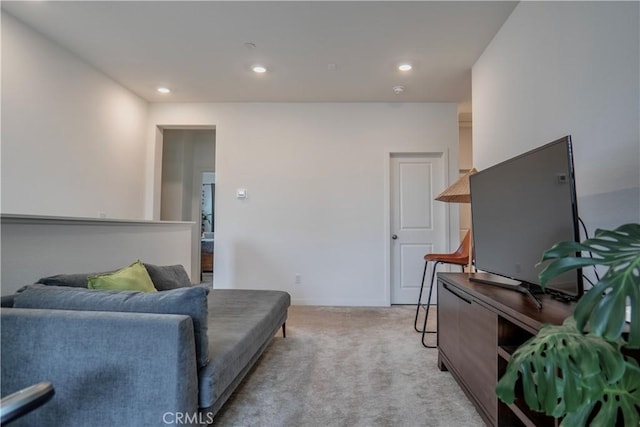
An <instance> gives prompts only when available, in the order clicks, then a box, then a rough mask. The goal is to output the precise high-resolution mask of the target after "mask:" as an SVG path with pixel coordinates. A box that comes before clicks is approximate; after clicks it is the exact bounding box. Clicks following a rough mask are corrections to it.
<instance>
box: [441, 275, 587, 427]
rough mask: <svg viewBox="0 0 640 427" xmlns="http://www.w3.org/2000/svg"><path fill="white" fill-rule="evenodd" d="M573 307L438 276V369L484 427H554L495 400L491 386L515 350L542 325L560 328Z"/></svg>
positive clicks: (522, 409)
mask: <svg viewBox="0 0 640 427" xmlns="http://www.w3.org/2000/svg"><path fill="white" fill-rule="evenodd" d="M574 307H575V303H567V302H561V301H557V300H554V299H552V298H550V297H549V296H543V298H542V309H540V310H538V308H537V307H536V306H535V304H534V303H533V302H532V300H531V299H530V298H528V297H527V296H526V295H524V294H521V293H518V292H514V291H512V290H508V289H504V288H499V287H495V286H487V285H483V284H482V283H475V282H471V281H469V274H468V273H439V274H438V367H439V368H440V369H441V370H449V371H450V372H451V374H452V375H453V377H454V378H455V379H456V381H457V382H458V384H460V386H461V387H462V389H463V391H464V392H465V394H466V395H467V396H468V397H469V399H470V400H471V401H472V402H473V403H474V404H475V406H476V408H477V409H478V412H479V413H480V415H481V416H482V418H483V419H484V421H485V423H486V424H487V425H491V426H532V427H533V426H535V427H541V426H554V427H555V426H557V425H558V424H559V422H558V420H556V419H554V418H552V417H548V416H546V415H544V414H539V413H536V412H533V411H531V410H530V409H529V408H527V406H526V404H525V403H524V400H523V398H522V396H523V394H522V390H519V391H518V392H517V393H516V396H518V397H519V398H517V399H516V402H515V403H514V404H513V405H506V404H504V403H502V402H500V401H499V400H498V398H497V397H496V394H495V386H496V383H497V382H498V379H499V378H500V377H501V376H502V374H503V373H504V371H505V369H506V366H507V363H508V361H509V359H510V358H511V355H512V354H513V353H514V352H515V350H516V349H517V348H518V347H519V346H520V345H522V344H523V343H524V342H525V341H527V340H528V339H529V338H531V337H532V336H534V335H535V334H536V333H537V332H538V330H539V329H540V327H541V326H542V325H543V324H545V323H550V324H554V325H560V324H562V322H563V321H564V319H566V318H567V317H569V316H570V315H571V314H572V313H573V309H574Z"/></svg>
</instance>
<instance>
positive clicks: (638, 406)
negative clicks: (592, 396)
mask: <svg viewBox="0 0 640 427" xmlns="http://www.w3.org/2000/svg"><path fill="white" fill-rule="evenodd" d="M597 405H600V409H599V410H598V412H597V414H596V415H595V416H594V417H593V420H592V421H591V425H593V426H603V427H609V426H610V427H614V426H616V425H625V426H637V425H640V367H638V362H636V361H635V360H634V359H629V358H628V359H627V360H626V362H625V372H624V375H623V376H622V378H620V380H618V381H616V382H615V383H613V384H607V385H605V387H604V390H603V393H602V396H601V397H600V398H599V399H597V400H592V401H589V402H587V403H586V404H584V405H583V406H582V408H580V409H579V410H577V411H575V412H573V413H570V414H567V416H566V417H565V418H564V419H563V420H562V422H561V423H560V427H571V426H585V425H587V422H588V420H589V417H590V416H591V414H592V412H593V411H594V409H595V408H596V406H597ZM620 417H621V419H620Z"/></svg>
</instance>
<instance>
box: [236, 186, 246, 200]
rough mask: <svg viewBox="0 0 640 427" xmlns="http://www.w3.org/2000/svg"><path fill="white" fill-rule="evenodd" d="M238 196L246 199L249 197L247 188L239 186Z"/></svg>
mask: <svg viewBox="0 0 640 427" xmlns="http://www.w3.org/2000/svg"><path fill="white" fill-rule="evenodd" d="M236 198H238V199H246V198H247V189H246V188H238V189H237V190H236Z"/></svg>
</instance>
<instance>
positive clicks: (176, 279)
mask: <svg viewBox="0 0 640 427" xmlns="http://www.w3.org/2000/svg"><path fill="white" fill-rule="evenodd" d="M144 266H145V267H146V269H147V271H148V272H149V276H151V281H153V285H154V286H155V287H156V289H157V290H159V291H168V290H171V289H177V288H186V287H189V286H191V280H190V279H189V276H188V275H187V272H186V271H185V269H184V267H183V266H182V265H180V264H177V265H162V266H160V265H153V264H147V263H145V264H144Z"/></svg>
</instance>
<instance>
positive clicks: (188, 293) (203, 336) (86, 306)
mask: <svg viewBox="0 0 640 427" xmlns="http://www.w3.org/2000/svg"><path fill="white" fill-rule="evenodd" d="M208 292H209V291H208V289H206V288H204V287H201V286H194V287H189V288H179V289H173V290H169V291H165V292H154V293H147V292H139V291H102V290H93V289H80V288H77V287H76V288H74V287H65V286H46V285H42V284H35V285H29V286H27V287H26V288H25V289H24V290H23V291H22V292H20V293H18V294H16V296H15V299H14V307H15V308H42V309H54V310H80V311H120V312H137V313H159V314H183V315H188V316H190V317H191V319H192V321H193V329H194V335H195V342H196V358H197V363H198V367H202V366H205V365H206V364H207V363H208V360H209V353H208V337H207V294H208ZM158 339H162V337H158Z"/></svg>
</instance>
